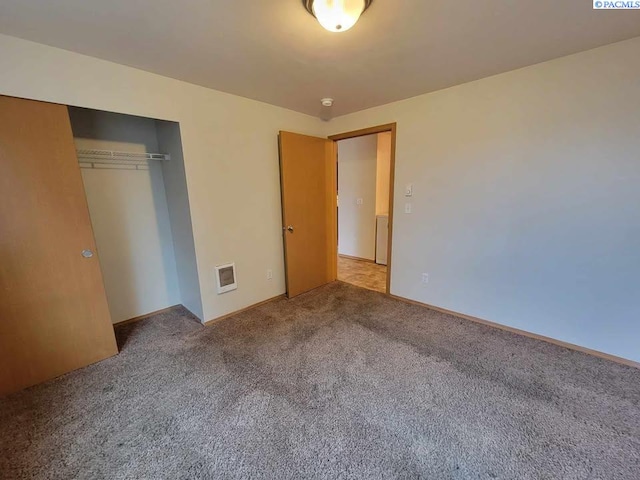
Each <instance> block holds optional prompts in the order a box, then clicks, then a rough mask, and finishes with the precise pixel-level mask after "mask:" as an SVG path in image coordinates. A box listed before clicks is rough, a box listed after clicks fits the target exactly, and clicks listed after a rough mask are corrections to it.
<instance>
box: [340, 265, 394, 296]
mask: <svg viewBox="0 0 640 480" xmlns="http://www.w3.org/2000/svg"><path fill="white" fill-rule="evenodd" d="M338 280H340V281H343V282H346V283H350V284H352V285H356V286H358V287H362V288H368V289H369V290H375V291H377V292H382V293H385V292H386V289H387V267H386V266H385V265H378V264H377V263H373V262H367V261H365V260H354V259H352V258H346V257H342V256H338Z"/></svg>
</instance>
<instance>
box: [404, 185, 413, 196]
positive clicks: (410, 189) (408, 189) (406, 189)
mask: <svg viewBox="0 0 640 480" xmlns="http://www.w3.org/2000/svg"><path fill="white" fill-rule="evenodd" d="M411 195H413V185H412V184H410V183H409V184H407V186H406V187H404V196H405V197H410V196H411Z"/></svg>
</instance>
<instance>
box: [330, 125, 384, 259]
mask: <svg viewBox="0 0 640 480" xmlns="http://www.w3.org/2000/svg"><path fill="white" fill-rule="evenodd" d="M377 148H378V138H377V135H366V136H364V137H357V138H349V139H346V140H341V141H339V142H338V195H339V197H340V202H339V207H338V253H340V254H341V255H349V256H351V257H358V258H365V259H368V260H373V259H375V255H376V168H377V167H376V162H377ZM359 199H360V200H362V204H358V200H359Z"/></svg>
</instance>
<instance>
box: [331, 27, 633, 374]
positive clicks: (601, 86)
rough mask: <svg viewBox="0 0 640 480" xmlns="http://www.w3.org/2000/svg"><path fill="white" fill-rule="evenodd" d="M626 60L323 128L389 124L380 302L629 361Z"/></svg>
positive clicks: (450, 92) (600, 57)
mask: <svg viewBox="0 0 640 480" xmlns="http://www.w3.org/2000/svg"><path fill="white" fill-rule="evenodd" d="M639 51H640V38H636V39H633V40H629V41H626V42H621V43H618V44H613V45H610V46H606V47H602V48H598V49H595V50H591V51H588V52H583V53H580V54H577V55H572V56H569V57H565V58H561V59H558V60H554V61H550V62H546V63H542V64H539V65H535V66H531V67H527V68H523V69H520V70H517V71H513V72H509V73H505V74H502V75H497V76H494V77H490V78H486V79H483V80H479V81H476V82H472V83H468V84H465V85H460V86H458V87H453V88H449V89H446V90H442V91H439V92H434V93H432V94H427V95H423V96H420V97H416V98H412V99H409V100H405V101H402V102H396V103H392V104H389V105H385V106H382V107H378V108H373V109H370V110H366V111H362V112H359V113H355V114H352V115H347V116H344V117H340V118H337V119H334V120H333V121H332V122H330V123H329V124H328V125H327V129H326V131H327V133H328V134H333V133H338V132H345V131H351V130H356V129H359V128H363V127H369V126H372V125H380V124H386V123H390V122H397V125H398V131H397V150H396V172H395V174H396V178H395V207H396V208H395V212H396V215H395V216H394V226H393V262H392V272H391V292H392V293H393V294H395V295H400V296H403V297H407V298H410V299H413V300H417V301H421V302H424V303H427V304H432V305H436V306H439V307H443V308H446V309H450V310H454V311H457V312H461V313H464V314H468V315H472V316H476V317H480V318H484V319H487V320H492V321H495V322H499V323H502V324H504V325H509V326H512V327H516V328H520V329H523V330H527V331H530V332H534V333H538V334H542V335H546V336H549V337H553V338H556V339H559V340H563V341H566V342H570V343H574V344H578V345H582V346H585V347H588V348H592V349H595V350H600V351H603V352H607V353H610V354H614V355H619V356H622V357H626V358H629V359H632V360H635V361H640V349H638V345H639V344H640V322H639V321H638V319H640V302H638V298H639V297H640V281H639V280H638V272H640V248H638V246H639V245H640V215H639V214H638V205H640V187H639V185H640V83H639V82H640V80H639V79H640V55H639V54H638V52H639ZM407 183H412V184H413V185H414V196H413V197H412V198H410V199H407V198H406V197H404V188H403V187H404V185H406V184H407ZM407 201H410V202H411V203H412V207H413V213H412V214H405V213H404V204H405V203H406V202H407ZM423 272H426V273H429V275H430V281H429V283H428V284H426V285H422V284H421V274H422V273H423Z"/></svg>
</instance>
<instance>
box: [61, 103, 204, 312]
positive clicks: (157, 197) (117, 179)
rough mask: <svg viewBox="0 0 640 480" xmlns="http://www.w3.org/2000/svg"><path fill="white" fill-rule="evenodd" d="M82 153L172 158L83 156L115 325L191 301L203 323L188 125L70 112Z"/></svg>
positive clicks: (188, 304)
mask: <svg viewBox="0 0 640 480" xmlns="http://www.w3.org/2000/svg"><path fill="white" fill-rule="evenodd" d="M69 116H70V118H71V125H72V128H73V134H74V140H75V144H76V148H77V149H79V150H106V151H117V152H128V153H167V154H169V155H170V156H171V160H169V161H159V160H149V161H147V162H146V163H145V164H143V165H141V166H135V165H131V164H121V165H112V164H106V163H105V164H101V163H95V164H93V165H91V164H90V163H88V161H86V160H84V159H83V158H80V159H79V163H80V166H81V172H82V179H83V182H84V187H85V192H86V195H87V201H88V204H89V213H90V216H91V223H92V225H93V230H94V234H95V238H96V243H97V249H98V254H99V259H100V266H101V269H102V273H103V276H104V283H105V290H106V294H107V299H108V303H109V309H110V312H111V318H112V321H113V322H114V323H118V322H121V321H125V320H128V319H131V318H135V317H138V316H141V315H145V314H148V313H151V312H154V311H157V310H161V309H163V308H167V307H170V306H173V305H176V304H184V305H185V307H187V308H188V309H189V310H191V311H192V312H193V313H194V314H195V315H196V316H198V317H199V318H200V319H202V302H201V299H200V290H199V282H198V274H197V268H196V267H195V248H194V244H193V230H192V228H191V216H190V210H189V201H188V195H187V187H186V180H185V175H184V164H183V157H182V144H181V140H180V127H179V125H178V124H177V123H175V122H166V121H160V120H154V119H149V118H142V117H136V116H131V115H123V114H116V113H110V112H103V111H97V110H91V109H84V108H77V107H69Z"/></svg>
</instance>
